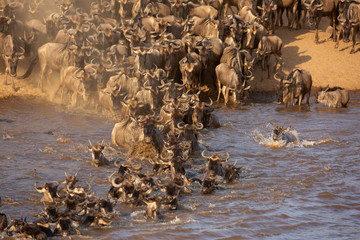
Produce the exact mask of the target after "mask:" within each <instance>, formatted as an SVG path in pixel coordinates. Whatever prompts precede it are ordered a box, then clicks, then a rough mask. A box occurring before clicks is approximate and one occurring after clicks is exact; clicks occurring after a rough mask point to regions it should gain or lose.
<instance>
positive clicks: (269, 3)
mask: <svg viewBox="0 0 360 240" xmlns="http://www.w3.org/2000/svg"><path fill="white" fill-rule="evenodd" d="M257 8H258V9H259V10H260V11H261V21H262V23H263V25H264V26H265V27H266V28H269V27H270V28H271V21H272V19H271V18H272V15H273V13H274V12H275V11H276V9H277V5H276V4H274V1H273V0H263V1H262V6H261V7H260V6H257Z"/></svg>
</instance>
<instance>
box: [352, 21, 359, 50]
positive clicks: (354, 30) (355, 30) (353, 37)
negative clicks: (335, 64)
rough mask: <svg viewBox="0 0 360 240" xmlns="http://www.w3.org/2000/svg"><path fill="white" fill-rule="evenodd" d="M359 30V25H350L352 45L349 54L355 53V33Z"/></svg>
mask: <svg viewBox="0 0 360 240" xmlns="http://www.w3.org/2000/svg"><path fill="white" fill-rule="evenodd" d="M355 28H356V29H355ZM358 30H359V25H358V26H352V27H351V34H352V41H353V45H352V48H351V51H350V54H353V53H355V43H356V34H357V32H358Z"/></svg>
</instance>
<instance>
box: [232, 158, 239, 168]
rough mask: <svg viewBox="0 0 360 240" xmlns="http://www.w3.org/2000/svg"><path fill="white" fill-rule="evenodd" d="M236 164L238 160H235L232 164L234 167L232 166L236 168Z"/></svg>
mask: <svg viewBox="0 0 360 240" xmlns="http://www.w3.org/2000/svg"><path fill="white" fill-rule="evenodd" d="M237 162H238V160H237V159H236V160H235V162H234V165H233V166H234V167H235V166H236V163H237Z"/></svg>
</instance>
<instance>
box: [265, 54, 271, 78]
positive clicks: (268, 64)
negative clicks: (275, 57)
mask: <svg viewBox="0 0 360 240" xmlns="http://www.w3.org/2000/svg"><path fill="white" fill-rule="evenodd" d="M270 57H271V55H267V56H266V57H265V59H266V68H267V72H268V76H267V79H270Z"/></svg>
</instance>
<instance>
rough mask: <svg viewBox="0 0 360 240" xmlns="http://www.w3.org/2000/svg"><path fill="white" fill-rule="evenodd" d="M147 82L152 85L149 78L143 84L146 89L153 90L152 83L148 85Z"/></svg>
mask: <svg viewBox="0 0 360 240" xmlns="http://www.w3.org/2000/svg"><path fill="white" fill-rule="evenodd" d="M147 83H148V84H149V85H150V83H149V80H146V81H145V82H144V84H143V87H144V88H145V89H146V90H149V91H151V90H152V87H151V85H150V86H146V84H147Z"/></svg>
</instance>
